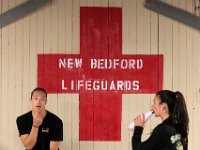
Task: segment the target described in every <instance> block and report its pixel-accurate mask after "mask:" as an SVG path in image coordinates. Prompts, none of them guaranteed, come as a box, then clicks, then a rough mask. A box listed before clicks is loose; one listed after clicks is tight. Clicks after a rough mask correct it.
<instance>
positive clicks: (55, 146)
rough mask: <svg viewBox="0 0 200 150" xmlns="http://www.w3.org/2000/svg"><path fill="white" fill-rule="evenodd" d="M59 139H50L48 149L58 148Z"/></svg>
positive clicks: (56, 149)
mask: <svg viewBox="0 0 200 150" xmlns="http://www.w3.org/2000/svg"><path fill="white" fill-rule="evenodd" d="M59 144H60V141H50V150H58V147H59Z"/></svg>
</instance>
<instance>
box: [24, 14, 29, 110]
mask: <svg viewBox="0 0 200 150" xmlns="http://www.w3.org/2000/svg"><path fill="white" fill-rule="evenodd" d="M22 26H23V33H22V34H23V44H22V47H23V48H22V49H23V52H22V57H23V58H22V61H23V75H22V78H23V84H22V85H23V111H24V112H26V111H29V110H30V103H29V102H28V101H29V100H30V91H31V90H30V17H29V16H26V17H24V19H23V24H22Z"/></svg>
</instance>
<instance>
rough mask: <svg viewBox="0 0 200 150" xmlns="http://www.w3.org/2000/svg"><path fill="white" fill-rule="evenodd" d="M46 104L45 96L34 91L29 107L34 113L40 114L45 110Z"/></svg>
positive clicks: (41, 92)
mask: <svg viewBox="0 0 200 150" xmlns="http://www.w3.org/2000/svg"><path fill="white" fill-rule="evenodd" d="M46 103H47V98H46V94H45V93H44V92H43V91H39V90H38V91H35V92H34V93H33V95H32V99H31V105H32V110H33V111H34V112H42V111H44V110H45V106H46Z"/></svg>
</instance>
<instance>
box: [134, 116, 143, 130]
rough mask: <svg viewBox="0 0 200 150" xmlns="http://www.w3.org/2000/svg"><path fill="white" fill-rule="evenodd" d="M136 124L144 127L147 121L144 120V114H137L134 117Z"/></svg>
mask: <svg viewBox="0 0 200 150" xmlns="http://www.w3.org/2000/svg"><path fill="white" fill-rule="evenodd" d="M134 123H135V126H140V127H144V124H145V121H144V114H142V115H139V116H137V117H136V118H135V119H134Z"/></svg>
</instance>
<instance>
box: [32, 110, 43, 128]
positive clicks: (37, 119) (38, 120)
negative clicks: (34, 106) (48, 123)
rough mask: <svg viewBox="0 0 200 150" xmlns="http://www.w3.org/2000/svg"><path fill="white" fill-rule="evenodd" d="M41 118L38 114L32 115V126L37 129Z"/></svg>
mask: <svg viewBox="0 0 200 150" xmlns="http://www.w3.org/2000/svg"><path fill="white" fill-rule="evenodd" d="M42 121H43V117H42V115H41V114H40V113H34V114H33V126H37V127H39V126H40V125H41V124H42Z"/></svg>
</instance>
